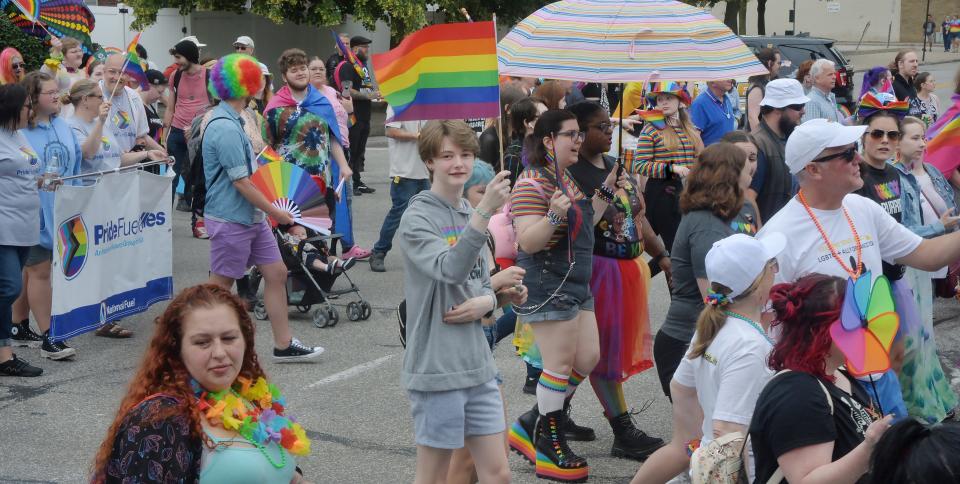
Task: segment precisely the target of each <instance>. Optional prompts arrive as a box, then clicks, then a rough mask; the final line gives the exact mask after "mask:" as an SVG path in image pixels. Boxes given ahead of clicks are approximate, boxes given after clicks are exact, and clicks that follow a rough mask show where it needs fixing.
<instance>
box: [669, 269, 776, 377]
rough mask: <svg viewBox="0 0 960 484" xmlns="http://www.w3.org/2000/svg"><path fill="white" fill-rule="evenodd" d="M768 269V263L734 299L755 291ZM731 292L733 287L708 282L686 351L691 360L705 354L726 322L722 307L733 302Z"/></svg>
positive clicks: (741, 298)
mask: <svg viewBox="0 0 960 484" xmlns="http://www.w3.org/2000/svg"><path fill="white" fill-rule="evenodd" d="M769 270H770V265H769V264H768V265H766V266H764V268H763V272H761V273H760V275H759V276H757V278H756V279H754V280H753V283H752V284H750V287H748V288H746V289H745V290H744V291H743V292H742V293H740V294H739V295H738V296H737V297H736V300H737V301H742V300H743V299H744V298H746V297H748V296H750V295H751V294H753V293H755V292H757V289H759V288H760V282H761V281H762V280H763V276H765V275H766V274H767V271H769ZM731 292H733V289H730V288H729V287H727V286H724V285H723V284H720V283H719V282H711V283H710V291H709V292H708V293H707V298H706V300H705V301H704V303H705V306H704V308H703V311H700V316H698V317H697V333H696V335H695V339H694V340H693V344H692V345H691V346H690V352H689V353H687V358H690V359H691V360H692V359H694V358H698V357H701V356H703V355H704V354H706V352H707V348H709V347H710V343H713V340H714V338H716V337H717V335H718V334H720V330H721V329H723V325H724V323H726V322H727V313H726V310H725V309H724V308H726V307H727V306H729V305H730V304H732V303H733V302H734V299H733V298H731V297H730V293H731Z"/></svg>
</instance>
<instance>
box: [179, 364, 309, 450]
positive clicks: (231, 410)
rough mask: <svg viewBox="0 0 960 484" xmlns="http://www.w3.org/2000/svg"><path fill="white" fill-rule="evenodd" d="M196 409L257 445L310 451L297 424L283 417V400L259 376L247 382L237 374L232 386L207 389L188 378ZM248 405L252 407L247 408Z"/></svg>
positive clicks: (274, 387)
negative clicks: (197, 406)
mask: <svg viewBox="0 0 960 484" xmlns="http://www.w3.org/2000/svg"><path fill="white" fill-rule="evenodd" d="M191 386H192V387H193V392H194V395H195V396H196V397H197V400H198V401H199V406H200V411H201V412H204V416H205V417H206V418H207V420H208V421H209V422H210V423H211V424H212V425H220V426H222V427H223V428H225V429H227V430H233V431H235V432H237V433H238V434H240V436H241V437H243V438H244V439H247V440H248V441H250V442H251V443H252V444H254V445H257V446H258V447H265V446H267V445H268V444H269V443H270V442H276V443H277V445H279V446H281V447H283V448H284V449H286V450H287V452H290V453H291V454H293V455H307V454H309V453H310V439H309V438H307V433H306V431H305V430H304V429H303V427H302V426H300V424H298V423H297V422H295V421H294V420H293V419H292V418H290V417H286V416H284V415H283V413H284V405H285V404H286V400H285V399H284V398H283V396H282V395H281V394H280V390H278V389H277V387H276V386H275V385H273V384H271V383H267V380H266V379H265V378H263V377H260V378H257V381H256V382H255V383H254V382H251V381H250V379H248V378H244V377H238V378H237V382H236V383H234V385H233V388H228V389H226V390H221V391H219V392H212V393H211V392H208V391H206V390H204V389H203V388H201V387H200V385H199V384H198V383H197V382H196V380H193V381H191ZM251 407H252V408H251Z"/></svg>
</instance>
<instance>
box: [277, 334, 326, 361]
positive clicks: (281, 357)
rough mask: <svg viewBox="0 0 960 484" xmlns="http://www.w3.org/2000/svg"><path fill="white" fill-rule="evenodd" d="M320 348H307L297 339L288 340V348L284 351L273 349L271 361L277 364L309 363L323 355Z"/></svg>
mask: <svg viewBox="0 0 960 484" xmlns="http://www.w3.org/2000/svg"><path fill="white" fill-rule="evenodd" d="M323 351H324V350H323V347H322V346H313V347H311V346H307V345H305V344H303V343H301V342H300V340H298V339H297V338H293V339H291V340H290V346H287V347H286V348H284V349H282V350H281V349H277V348H274V349H273V361H276V362H277V363H293V362H296V361H309V360H313V359H315V358H317V357H318V356H320V355H322V354H323Z"/></svg>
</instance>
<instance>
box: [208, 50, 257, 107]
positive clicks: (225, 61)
mask: <svg viewBox="0 0 960 484" xmlns="http://www.w3.org/2000/svg"><path fill="white" fill-rule="evenodd" d="M263 82H264V81H263V72H261V71H260V63H259V62H257V60H256V59H254V58H253V57H252V56H249V55H246V54H230V55H226V56H223V57H221V58H220V60H218V61H217V63H216V64H214V66H213V69H211V70H210V84H209V85H208V86H207V89H208V90H209V91H210V94H211V95H213V96H214V97H216V98H219V99H224V100H227V99H243V98H247V97H252V96H255V95H256V94H257V93H258V92H260V90H261V89H263Z"/></svg>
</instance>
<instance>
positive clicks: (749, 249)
mask: <svg viewBox="0 0 960 484" xmlns="http://www.w3.org/2000/svg"><path fill="white" fill-rule="evenodd" d="M786 246H787V238H786V237H784V236H783V234H781V233H779V232H771V233H769V234H764V237H763V238H762V239H757V238H753V237H750V236H749V235H746V234H733V235H731V236H729V237H727V238H725V239H721V240H718V241H716V242H714V243H713V247H711V248H710V251H709V252H707V257H706V260H705V264H706V268H707V279H708V280H710V282H716V283H719V284H723V285H724V286H727V287H729V288H730V290H731V291H732V292H731V293H730V294H728V295H727V297H729V298H730V299H736V297H737V296H739V295H741V294H743V291H746V290H747V288H749V287H750V286H751V285H753V281H756V280H757V278H758V277H760V275H761V274H763V270H764V268H765V267H766V266H767V262H769V261H770V259H773V258H775V257H776V256H777V255H779V254H780V252H783V248H784V247H786Z"/></svg>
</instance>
